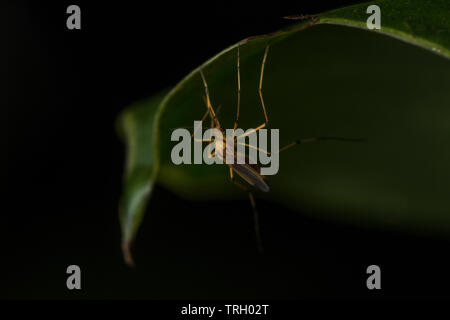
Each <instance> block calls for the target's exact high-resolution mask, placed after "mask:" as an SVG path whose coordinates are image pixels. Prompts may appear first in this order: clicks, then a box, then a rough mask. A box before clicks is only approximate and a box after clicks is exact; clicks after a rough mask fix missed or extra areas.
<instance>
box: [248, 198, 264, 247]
mask: <svg viewBox="0 0 450 320" xmlns="http://www.w3.org/2000/svg"><path fill="white" fill-rule="evenodd" d="M248 197H249V199H250V204H251V205H252V210H253V222H254V225H255V235H256V243H257V245H258V251H259V252H260V253H262V252H263V251H264V248H263V243H262V238H261V231H260V229H259V214H258V210H257V209H256V202H255V198H254V197H253V193H251V192H250V191H249V192H248Z"/></svg>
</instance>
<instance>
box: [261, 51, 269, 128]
mask: <svg viewBox="0 0 450 320" xmlns="http://www.w3.org/2000/svg"><path fill="white" fill-rule="evenodd" d="M269 47H270V46H269V45H267V47H266V51H265V52H264V57H263V61H262V64H261V74H260V76H259V87H258V93H259V98H260V99H261V105H262V108H263V111H264V118H265V119H266V122H265V124H266V126H269V117H268V116H267V109H266V106H265V104H264V98H263V93H262V84H263V77H264V66H265V64H266V60H267V53H268V52H269Z"/></svg>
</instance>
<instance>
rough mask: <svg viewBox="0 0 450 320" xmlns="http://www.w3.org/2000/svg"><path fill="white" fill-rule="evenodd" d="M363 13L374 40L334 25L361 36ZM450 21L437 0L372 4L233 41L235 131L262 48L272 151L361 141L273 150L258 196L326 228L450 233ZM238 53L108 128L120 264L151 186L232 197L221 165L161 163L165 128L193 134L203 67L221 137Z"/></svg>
mask: <svg viewBox="0 0 450 320" xmlns="http://www.w3.org/2000/svg"><path fill="white" fill-rule="evenodd" d="M369 4H377V5H379V6H380V8H381V15H382V20H381V24H382V28H381V30H380V31H368V30H358V29H357V28H345V27H343V26H341V25H345V26H347V25H348V26H356V27H360V28H362V29H365V21H366V19H367V17H368V16H369V15H368V14H367V13H366V8H367V6H368V5H369ZM449 13H450V4H449V3H448V2H447V1H442V0H439V1H419V0H410V1H406V0H404V1H401V0H397V1H388V0H386V1H374V2H371V3H365V4H360V5H355V6H351V7H347V8H343V9H338V10H333V11H329V12H326V13H323V14H320V15H317V16H314V17H309V18H307V19H306V20H303V21H301V22H300V23H297V24H295V25H293V26H292V27H290V28H287V29H285V30H282V31H279V32H275V33H272V34H269V35H265V36H257V37H251V38H248V39H245V40H243V41H241V42H240V43H239V45H240V53H241V117H240V123H239V124H240V127H241V128H243V129H247V128H251V127H256V126H258V125H259V124H261V123H263V122H264V116H263V112H262V109H261V105H260V101H259V97H258V92H257V88H258V80H259V72H260V66H261V60H262V56H263V53H264V50H265V48H266V46H267V44H270V45H271V47H270V51H269V56H268V60H267V64H266V70H265V74H264V86H263V88H264V89H263V90H264V99H265V102H266V105H267V107H268V113H269V117H270V124H271V127H272V128H279V129H280V135H281V137H280V140H281V141H280V143H281V145H284V144H287V143H289V142H291V141H293V140H295V139H297V138H299V137H313V136H342V137H354V138H365V139H366V140H367V142H366V143H346V142H331V141H329V142H320V143H316V144H307V145H302V146H298V147H296V148H293V149H291V150H289V151H286V153H282V154H281V157H280V171H279V173H278V174H277V175H275V176H270V177H268V179H267V180H268V183H269V184H270V186H271V192H269V193H267V194H264V195H257V196H264V198H265V199H271V200H272V201H276V202H279V203H283V204H284V205H286V206H289V207H292V208H295V209H305V208H308V209H310V210H306V211H307V212H314V213H315V214H317V215H319V216H322V217H324V218H328V219H339V220H346V221H349V222H352V223H363V224H370V225H380V226H383V227H400V228H410V229H413V230H417V231H426V230H433V231H440V232H448V230H449V229H450V214H449V208H450V197H449V191H450V165H449V163H450V148H449V147H448V145H449V144H450V125H449V123H450V104H449V102H450V90H449V86H448V84H449V83H450V63H449V61H448V60H446V59H444V58H442V57H447V58H448V57H450V54H449V52H450V51H449V50H450V42H449V40H450V22H449V17H450V15H449ZM329 24H337V25H329ZM385 34H388V35H392V36H394V37H395V38H396V39H402V40H405V41H407V42H409V43H412V44H416V45H418V46H420V47H423V48H427V49H430V50H431V51H427V50H422V49H421V48H418V47H417V46H411V45H409V44H406V43H404V42H401V41H397V40H396V39H393V38H391V37H385V36H384V35H385ZM237 45H238V44H236V45H233V46H231V47H229V48H227V49H225V50H223V51H222V52H220V53H219V54H217V55H216V56H214V57H213V58H211V59H210V60H208V61H207V62H205V63H204V64H203V65H202V66H200V67H199V68H197V69H195V70H193V71H192V72H191V73H190V74H189V75H187V76H186V77H185V78H184V79H183V80H182V81H180V82H179V83H178V84H177V85H176V86H175V87H174V88H173V89H172V90H170V91H169V92H168V93H161V94H159V95H158V96H156V97H153V98H151V99H149V100H148V101H143V102H141V103H138V104H137V105H135V106H131V107H130V108H128V109H127V110H126V111H124V112H123V114H122V115H121V116H120V118H119V126H120V128H121V132H122V133H123V136H124V140H125V143H126V145H127V148H128V150H127V167H126V172H125V181H124V191H123V196H122V199H121V204H120V216H121V225H122V233H123V240H124V241H123V248H124V253H125V257H126V260H127V261H128V262H129V263H131V262H132V259H131V255H130V252H129V248H130V243H131V242H132V241H133V239H134V237H135V234H136V231H137V230H138V227H139V224H140V222H141V220H142V216H143V214H144V212H145V205H146V202H147V200H148V198H149V196H150V194H151V191H152V189H153V185H154V183H155V181H157V182H158V183H160V184H162V185H164V186H165V187H167V188H169V189H170V190H172V191H173V192H175V193H177V194H179V195H180V196H182V197H186V198H190V199H200V200H201V199H228V198H233V197H239V196H242V195H241V192H240V190H239V189H237V188H235V186H233V184H232V183H230V181H229V177H228V168H227V167H226V166H225V165H223V166H219V165H212V166H207V165H180V166H176V165H174V164H173V163H172V162H171V160H170V153H171V149H172V147H173V146H174V145H175V143H174V142H171V139H170V137H171V133H172V131H173V129H175V128H178V127H185V126H193V121H194V120H199V119H200V118H201V116H202V115H203V113H204V111H205V105H204V101H203V98H202V95H203V93H204V89H203V85H202V82H201V78H200V75H199V70H200V68H201V69H202V70H203V71H204V74H205V77H206V79H207V81H208V84H209V90H210V93H211V99H212V103H213V105H214V107H215V108H216V109H217V108H218V106H219V105H220V106H221V109H220V112H219V118H220V121H221V124H222V126H223V127H225V128H232V126H233V124H234V118H235V113H236V99H237V73H236V61H237V60H236V59H237V56H236V55H237V51H236V48H237ZM431 52H434V53H439V54H440V56H439V55H434V54H432V53H431ZM205 126H206V124H205ZM244 196H245V195H244Z"/></svg>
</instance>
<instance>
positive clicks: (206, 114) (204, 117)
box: [191, 109, 214, 138]
mask: <svg viewBox="0 0 450 320" xmlns="http://www.w3.org/2000/svg"><path fill="white" fill-rule="evenodd" d="M208 114H209V109H208V110H206V112H205V114H204V115H203V117H202V120H200V121H201V122H203V121H205V120H206V117H207V116H208ZM213 124H214V123H213V122H212V119H211V127H213ZM199 128H200V126H199V127H197V128H196V129H195V130H194V132H192V134H191V138H192V137H194V134H195V133H196V132H197V130H198V129H199Z"/></svg>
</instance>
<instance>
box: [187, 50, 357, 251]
mask: <svg viewBox="0 0 450 320" xmlns="http://www.w3.org/2000/svg"><path fill="white" fill-rule="evenodd" d="M269 47H270V45H267V46H266V49H265V51H264V56H263V59H262V63H261V71H260V75H259V86H258V94H259V99H260V102H261V106H262V110H263V113H264V119H265V120H264V123H262V124H261V125H259V126H258V127H256V128H254V129H251V130H248V131H247V132H245V133H243V134H241V135H234V141H233V143H229V141H227V139H226V138H225V134H224V133H225V130H224V129H223V128H222V126H221V125H220V120H219V118H218V116H217V113H216V112H215V110H214V108H213V106H212V103H211V99H210V95H209V89H208V83H207V81H206V78H205V75H204V74H203V70H202V69H200V75H201V79H202V82H203V86H204V89H205V97H204V100H205V104H206V108H207V110H206V112H205V114H204V115H203V117H202V119H201V122H203V121H205V120H206V118H207V117H208V115H209V117H210V120H211V126H210V127H211V128H216V129H218V130H220V131H221V132H222V134H223V141H213V140H211V139H200V140H196V141H199V142H215V150H214V151H213V152H212V153H211V155H210V156H211V157H214V156H216V155H217V157H219V158H221V159H222V160H223V161H224V162H225V158H226V154H227V153H228V152H231V153H232V154H233V155H234V157H235V160H236V157H238V156H239V154H238V153H237V152H236V150H235V148H236V146H237V145H239V144H240V145H244V146H246V147H252V148H256V149H257V150H258V151H262V152H265V153H267V154H270V153H269V152H268V151H266V150H262V149H260V148H258V147H256V146H251V145H249V144H246V143H244V142H242V139H244V138H245V137H246V136H248V135H250V134H253V133H255V132H257V131H259V130H261V129H263V128H268V127H269V117H268V115H267V108H266V105H265V103H264V98H263V91H262V84H263V77H264V66H265V64H266V60H267V55H268V52H269ZM237 90H238V91H237V111H236V120H235V122H234V127H233V130H234V131H236V129H237V127H238V124H239V112H240V107H241V75H240V45H238V46H237ZM194 134H195V131H194V133H192V136H191V138H193V137H194ZM321 140H338V141H363V139H352V138H340V137H312V138H303V139H298V140H295V141H293V142H291V143H289V144H288V145H286V146H284V147H282V148H280V149H279V150H278V153H280V152H282V151H285V150H287V149H289V148H291V147H293V146H295V145H298V144H302V143H307V142H315V141H321ZM227 165H228V166H229V174H230V179H231V181H232V182H233V183H234V184H235V185H237V186H238V187H239V188H241V189H242V190H244V191H245V192H247V194H248V197H249V199H250V204H251V207H252V210H253V218H254V225H255V235H256V241H257V244H258V250H259V251H260V252H262V250H263V246H262V240H261V235H260V230H259V218H258V211H257V209H256V202H255V198H254V196H253V193H252V188H253V189H256V190H259V191H262V192H269V191H270V187H269V185H268V184H267V183H266V181H265V180H264V179H265V178H266V177H265V176H263V175H262V174H260V170H259V166H258V165H257V164H256V165H253V164H248V163H243V164H240V163H239V162H238V161H234V163H231V164H228V163H227ZM235 173H236V174H237V175H238V176H239V177H240V178H242V180H244V181H245V182H246V183H247V184H248V186H247V185H245V184H243V183H241V182H239V181H237V180H236V179H235V175H234V174H235Z"/></svg>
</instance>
